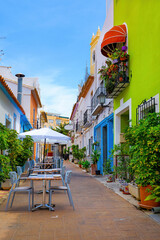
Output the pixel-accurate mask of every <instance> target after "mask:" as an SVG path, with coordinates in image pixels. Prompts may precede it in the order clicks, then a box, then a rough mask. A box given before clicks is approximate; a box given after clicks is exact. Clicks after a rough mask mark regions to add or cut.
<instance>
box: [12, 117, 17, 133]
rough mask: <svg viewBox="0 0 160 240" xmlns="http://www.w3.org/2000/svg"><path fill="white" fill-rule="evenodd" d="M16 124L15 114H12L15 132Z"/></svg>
mask: <svg viewBox="0 0 160 240" xmlns="http://www.w3.org/2000/svg"><path fill="white" fill-rule="evenodd" d="M16 124H17V116H16V114H15V113H14V116H13V129H14V130H16Z"/></svg>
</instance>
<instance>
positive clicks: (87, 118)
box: [83, 109, 92, 128]
mask: <svg viewBox="0 0 160 240" xmlns="http://www.w3.org/2000/svg"><path fill="white" fill-rule="evenodd" d="M91 125H92V115H91V109H87V110H86V111H85V113H84V114H83V127H84V128H88V127H90V126H91Z"/></svg>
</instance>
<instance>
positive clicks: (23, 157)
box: [17, 136, 33, 166]
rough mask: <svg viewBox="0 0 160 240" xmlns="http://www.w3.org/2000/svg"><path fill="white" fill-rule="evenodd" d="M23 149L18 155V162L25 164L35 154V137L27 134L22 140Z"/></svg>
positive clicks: (21, 164) (20, 164)
mask: <svg viewBox="0 0 160 240" xmlns="http://www.w3.org/2000/svg"><path fill="white" fill-rule="evenodd" d="M21 146H22V151H21V152H20V153H19V154H18V156H17V164H18V165H19V166H23V165H24V164H25V162H26V161H27V160H28V159H31V158H32V156H33V139H32V138H31V137H30V136H26V137H25V138H24V139H23V141H22V145H21Z"/></svg>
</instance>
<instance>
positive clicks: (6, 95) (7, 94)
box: [0, 76, 32, 133]
mask: <svg viewBox="0 0 160 240" xmlns="http://www.w3.org/2000/svg"><path fill="white" fill-rule="evenodd" d="M0 123H2V124H3V125H5V126H6V127H7V128H9V129H14V130H16V131H17V132H18V133H19V132H22V131H24V130H29V129H30V128H32V126H31V125H30V123H29V121H28V119H27V117H26V115H25V111H24V109H23V108H22V106H21V105H20V103H19V102H18V100H17V98H16V97H15V96H14V94H13V92H12V91H11V89H10V88H9V87H8V85H7V84H6V82H5V80H4V78H2V76H0Z"/></svg>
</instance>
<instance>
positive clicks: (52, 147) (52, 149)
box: [51, 144, 54, 152]
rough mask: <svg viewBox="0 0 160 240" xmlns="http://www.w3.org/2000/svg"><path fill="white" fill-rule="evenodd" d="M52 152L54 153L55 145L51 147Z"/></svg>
mask: <svg viewBox="0 0 160 240" xmlns="http://www.w3.org/2000/svg"><path fill="white" fill-rule="evenodd" d="M51 151H52V152H53V151H54V145H53V144H52V145H51Z"/></svg>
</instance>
